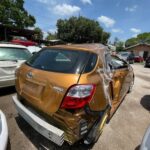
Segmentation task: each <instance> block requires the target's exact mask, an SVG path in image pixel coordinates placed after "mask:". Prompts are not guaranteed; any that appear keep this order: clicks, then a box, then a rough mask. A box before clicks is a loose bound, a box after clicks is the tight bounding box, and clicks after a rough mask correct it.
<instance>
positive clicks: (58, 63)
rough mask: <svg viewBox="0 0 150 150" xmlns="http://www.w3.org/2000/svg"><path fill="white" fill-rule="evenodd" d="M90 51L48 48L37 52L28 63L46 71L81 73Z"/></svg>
mask: <svg viewBox="0 0 150 150" xmlns="http://www.w3.org/2000/svg"><path fill="white" fill-rule="evenodd" d="M90 54H91V53H90V52H87V51H77V50H64V49H50V48H46V49H43V50H41V51H40V52H38V53H36V54H35V55H33V57H31V59H29V60H28V61H27V62H26V64H27V65H29V66H31V67H33V68H36V69H41V70H45V71H52V72H61V73H81V71H82V70H83V68H84V66H85V62H87V61H86V60H87V58H89V56H90Z"/></svg>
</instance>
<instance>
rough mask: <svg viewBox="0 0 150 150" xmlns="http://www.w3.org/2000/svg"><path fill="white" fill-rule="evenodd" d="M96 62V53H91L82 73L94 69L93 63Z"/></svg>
mask: <svg viewBox="0 0 150 150" xmlns="http://www.w3.org/2000/svg"><path fill="white" fill-rule="evenodd" d="M96 62H97V55H96V54H91V55H90V58H89V61H88V63H87V65H86V67H85V70H84V73H87V72H90V71H92V70H93V69H94V67H95V65H96Z"/></svg>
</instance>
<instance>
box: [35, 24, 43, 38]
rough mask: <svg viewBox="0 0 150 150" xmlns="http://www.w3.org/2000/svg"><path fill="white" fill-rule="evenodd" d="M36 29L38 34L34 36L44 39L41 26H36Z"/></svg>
mask: <svg viewBox="0 0 150 150" xmlns="http://www.w3.org/2000/svg"><path fill="white" fill-rule="evenodd" d="M34 31H35V32H36V34H35V35H34V38H35V39H38V40H42V39H43V32H42V30H41V29H40V28H39V27H36V28H35V29H34Z"/></svg>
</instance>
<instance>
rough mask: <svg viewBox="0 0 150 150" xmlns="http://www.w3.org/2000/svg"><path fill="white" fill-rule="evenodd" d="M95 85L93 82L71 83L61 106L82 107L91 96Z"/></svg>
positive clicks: (68, 107) (67, 107)
mask: <svg viewBox="0 0 150 150" xmlns="http://www.w3.org/2000/svg"><path fill="white" fill-rule="evenodd" d="M95 88H96V86H95V85H94V84H81V85H73V86H71V87H70V88H69V90H68V92H67V94H66V96H65V97H64V99H63V102H62V105H61V108H66V109H77V108H82V107H84V106H85V105H86V104H87V103H89V102H90V101H91V99H92V97H93V94H94V92H95Z"/></svg>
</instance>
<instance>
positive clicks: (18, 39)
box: [11, 36, 37, 46]
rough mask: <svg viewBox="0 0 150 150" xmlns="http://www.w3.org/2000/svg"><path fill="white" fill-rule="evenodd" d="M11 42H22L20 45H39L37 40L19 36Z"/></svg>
mask: <svg viewBox="0 0 150 150" xmlns="http://www.w3.org/2000/svg"><path fill="white" fill-rule="evenodd" d="M11 43H13V44H20V45H24V46H36V45H37V43H36V42H33V41H30V40H27V38H25V37H19V36H16V37H14V39H13V40H12V41H11Z"/></svg>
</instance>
